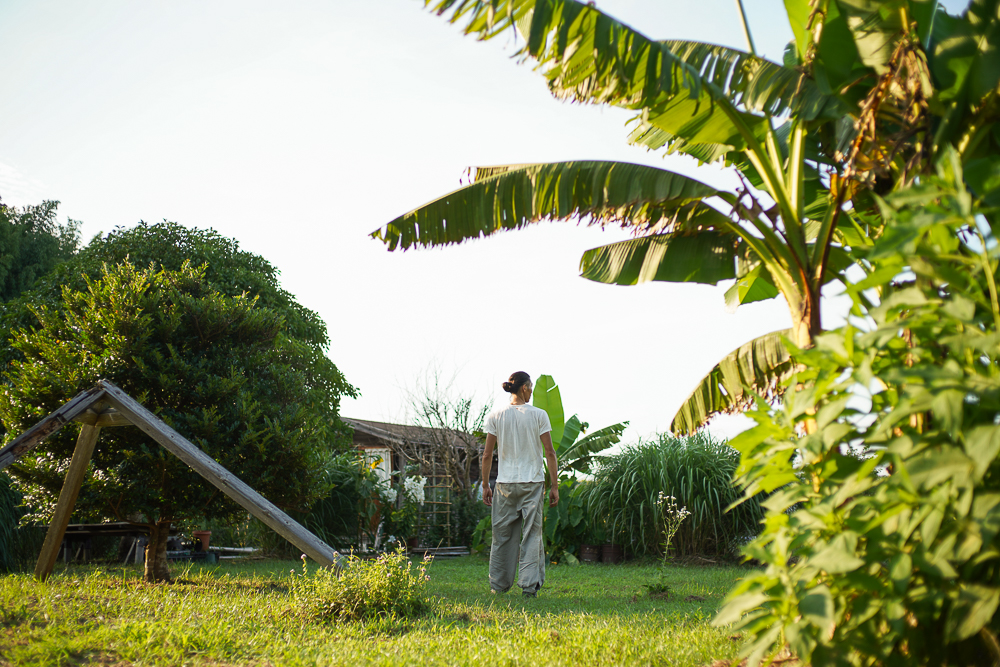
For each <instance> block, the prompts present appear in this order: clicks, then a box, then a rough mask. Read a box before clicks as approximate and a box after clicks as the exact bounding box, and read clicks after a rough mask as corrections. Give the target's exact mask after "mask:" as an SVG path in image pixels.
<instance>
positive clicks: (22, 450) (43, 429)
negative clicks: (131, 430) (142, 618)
mask: <svg viewBox="0 0 1000 667" xmlns="http://www.w3.org/2000/svg"><path fill="white" fill-rule="evenodd" d="M71 421H75V422H80V423H81V424H82V427H81V428H80V435H79V437H78V438H77V441H76V448H75V449H74V450H73V458H72V460H71V461H70V465H69V469H68V470H67V471H66V477H65V480H64V481H63V487H62V490H61V491H60V493H59V500H58V502H57V503H56V509H55V513H54V514H53V516H52V523H51V524H49V528H48V532H47V533H46V535H45V541H44V543H43V544H42V549H41V553H40V554H39V556H38V563H37V564H36V565H35V577H36V578H37V579H39V580H42V581H44V580H45V579H46V578H47V577H48V576H49V575H50V574H51V573H52V569H53V568H54V567H55V563H56V559H57V558H58V556H59V547H60V545H61V544H62V541H63V537H64V535H65V533H66V527H67V526H68V525H69V518H70V515H71V514H72V513H73V507H74V506H75V505H76V499H77V496H78V495H79V493H80V488H81V486H82V485H83V480H84V477H85V476H86V472H87V466H88V465H89V464H90V458H91V456H92V455H93V453H94V448H95V447H96V446H97V439H98V437H99V436H100V433H101V429H102V428H105V427H110V426H135V427H137V428H139V429H140V430H141V431H143V432H144V433H146V434H147V435H149V436H150V437H151V438H153V440H156V441H157V442H158V443H160V444H161V445H162V446H163V447H164V448H165V449H166V450H167V451H169V452H171V453H172V454H174V455H175V456H177V458H179V459H180V460H181V461H183V462H184V463H186V464H188V466H190V467H191V468H192V469H193V470H194V471H195V472H197V473H198V474H199V475H201V476H202V477H204V478H205V479H206V480H208V481H209V482H211V483H212V484H213V485H215V486H216V487H218V488H219V490H220V491H222V492H223V493H225V494H226V495H227V496H229V497H230V498H232V499H233V500H234V501H236V502H237V503H238V504H239V505H241V506H242V507H243V508H244V509H246V510H247V511H249V512H250V514H252V515H253V516H255V517H257V518H258V519H260V520H261V521H262V522H263V523H265V524H266V525H267V526H269V527H270V528H271V529H272V530H274V531H275V532H276V533H278V534H279V535H281V536H282V537H284V538H285V539H286V540H288V541H289V542H291V543H292V544H294V545H295V546H297V547H298V548H299V549H301V550H302V551H303V552H304V553H305V554H306V555H308V556H309V557H310V558H312V559H313V560H314V561H316V562H317V563H319V564H320V565H324V566H329V565H333V564H334V563H336V561H337V559H338V558H339V554H338V553H337V552H336V551H335V550H334V549H333V548H332V547H330V546H329V545H327V544H326V543H325V542H323V541H322V540H321V539H319V538H318V537H316V536H315V535H313V534H312V533H311V532H309V531H308V530H306V529H305V528H304V527H302V526H301V525H300V524H299V523H297V522H296V521H295V520H294V519H292V518H291V517H290V516H288V515H287V514H285V513H284V512H282V511H281V510H280V509H278V508H277V507H276V506H275V505H274V504H273V503H271V502H270V501H268V500H267V499H266V498H264V496H262V495H260V494H259V493H257V492H256V491H254V490H253V489H252V488H250V487H249V486H247V485H246V484H245V483H243V482H242V481H241V480H240V479H239V478H237V477H236V476H234V475H233V474H232V473H230V472H229V471H228V470H226V469H225V468H223V467H222V466H221V465H219V463H218V462H216V461H215V460H214V459H212V458H211V457H210V456H208V455H207V454H205V452H203V451H202V450H201V449H199V448H198V447H197V446H196V445H194V444H192V443H191V442H190V441H188V440H187V439H185V438H184V437H183V436H181V434H179V433H178V432H177V431H175V430H174V429H172V428H170V427H169V426H168V425H167V424H166V423H165V422H164V421H163V420H161V419H160V418H159V417H157V416H156V415H154V414H153V413H152V412H150V411H149V410H147V409H146V408H145V407H143V406H142V404H140V403H139V402H138V401H136V400H135V399H133V398H132V397H131V396H129V395H128V394H126V393H125V392H124V391H122V390H121V389H119V388H118V387H117V386H115V384H114V383H112V382H110V381H108V380H100V381H99V382H98V383H97V384H96V385H94V386H93V387H92V388H90V389H88V390H86V391H83V392H80V393H79V394H77V395H76V396H74V397H73V398H72V399H71V400H70V401H69V402H67V403H66V404H65V405H63V406H62V407H61V408H59V409H58V410H56V411H55V412H53V413H52V414H50V415H49V416H48V417H46V418H45V419H43V420H41V421H40V422H38V423H37V424H35V425H34V426H32V427H31V428H30V429H28V430H27V431H25V432H24V433H22V434H21V435H19V436H18V437H16V438H15V439H14V440H13V441H12V442H11V443H10V444H8V445H7V446H6V447H4V448H3V449H0V470H3V469H4V468H6V467H7V466H9V465H10V464H11V463H13V462H14V461H15V460H16V459H17V458H18V457H20V456H23V455H24V454H26V453H28V452H30V451H31V450H33V449H34V448H36V447H38V446H39V445H40V444H42V443H43V442H44V441H45V440H46V438H48V437H49V436H50V435H52V434H53V433H56V432H57V431H58V430H59V429H61V428H62V427H63V426H64V425H65V424H66V423H68V422H71Z"/></svg>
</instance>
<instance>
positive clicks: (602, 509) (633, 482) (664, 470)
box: [587, 433, 764, 556]
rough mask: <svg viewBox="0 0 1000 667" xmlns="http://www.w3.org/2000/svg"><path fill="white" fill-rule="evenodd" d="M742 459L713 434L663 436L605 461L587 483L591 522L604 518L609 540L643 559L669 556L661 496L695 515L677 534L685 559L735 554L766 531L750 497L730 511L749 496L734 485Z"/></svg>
mask: <svg viewBox="0 0 1000 667" xmlns="http://www.w3.org/2000/svg"><path fill="white" fill-rule="evenodd" d="M739 462H740V455H739V453H738V452H737V451H736V450H734V449H732V448H731V447H729V445H727V444H726V443H725V442H722V441H719V440H715V439H713V438H712V436H710V435H708V434H707V433H697V434H695V435H693V436H690V437H685V438H675V437H673V436H671V435H669V434H665V433H664V434H660V435H659V436H658V437H657V438H656V439H655V440H648V441H640V442H638V443H637V444H635V445H632V446H629V447H626V448H625V450H624V451H622V452H621V453H620V454H617V455H613V456H606V457H602V458H601V459H600V467H599V468H598V470H597V473H596V474H595V476H594V480H593V482H592V483H591V484H588V485H587V487H588V488H587V506H588V509H589V514H590V516H591V517H603V518H604V521H605V522H606V526H605V528H606V530H607V534H608V536H609V539H610V541H612V542H614V543H616V544H621V545H622V546H624V547H626V548H628V549H630V550H631V551H632V552H633V553H634V554H636V555H658V556H659V555H662V546H661V542H662V540H661V535H662V530H663V526H662V520H663V519H662V515H661V512H660V508H659V506H658V505H657V499H658V498H659V494H660V493H661V492H662V493H663V494H665V495H668V496H674V497H675V498H676V499H677V502H678V503H679V504H680V505H681V506H685V507H687V509H688V511H689V512H690V513H691V515H690V517H689V518H688V520H687V521H685V522H684V524H683V525H682V526H681V528H680V529H679V530H678V531H677V534H676V535H675V536H674V542H673V547H674V549H675V554H676V555H679V556H693V555H722V556H730V555H735V554H736V553H737V551H738V548H739V546H740V545H741V544H743V543H745V542H746V541H747V540H749V539H750V538H751V537H753V536H755V535H757V533H758V532H759V531H760V521H761V519H762V518H763V517H764V510H763V509H762V508H761V506H760V501H759V500H757V499H751V500H748V501H746V502H744V503H743V504H741V505H739V506H738V507H736V508H734V509H733V510H731V511H729V512H727V511H726V508H727V507H729V506H730V505H731V504H732V503H733V502H734V501H736V500H737V499H739V498H741V497H742V492H741V491H740V490H739V489H736V488H734V486H733V483H732V480H733V475H734V474H735V472H736V468H737V466H738V465H739Z"/></svg>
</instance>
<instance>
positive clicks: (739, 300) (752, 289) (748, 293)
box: [726, 262, 779, 313]
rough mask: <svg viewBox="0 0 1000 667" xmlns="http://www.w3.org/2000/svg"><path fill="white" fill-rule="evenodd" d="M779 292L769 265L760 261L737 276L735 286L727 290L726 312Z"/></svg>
mask: <svg viewBox="0 0 1000 667" xmlns="http://www.w3.org/2000/svg"><path fill="white" fill-rule="evenodd" d="M778 294H779V292H778V288H777V287H775V286H774V280H772V279H771V274H770V272H768V270H767V267H765V266H764V265H763V264H762V263H760V262H758V263H757V264H755V265H754V266H753V268H751V269H749V270H748V271H747V272H746V273H743V274H740V275H739V276H737V278H736V282H735V283H733V286H732V287H730V288H729V289H727V290H726V312H728V313H735V312H736V308H737V307H738V306H741V305H743V304H745V303H754V302H755V301H766V300H767V299H773V298H774V297H776V296H778Z"/></svg>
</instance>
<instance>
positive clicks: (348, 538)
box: [247, 451, 390, 558]
mask: <svg viewBox="0 0 1000 667" xmlns="http://www.w3.org/2000/svg"><path fill="white" fill-rule="evenodd" d="M318 486H319V488H321V489H324V491H323V494H322V496H321V497H320V498H319V499H318V500H317V501H316V502H315V503H313V504H312V506H311V507H310V508H309V509H308V510H306V511H292V512H291V516H292V518H294V519H295V520H296V521H298V522H299V523H301V524H302V525H303V526H305V527H306V528H308V529H309V530H310V531H312V533H313V534H314V535H316V536H317V537H318V538H320V539H321V540H323V541H324V542H326V543H327V544H329V545H331V546H333V547H335V548H336V549H339V550H341V551H350V550H352V549H355V550H360V549H361V542H362V539H367V540H368V543H369V544H372V543H374V541H375V538H376V534H377V528H378V519H379V517H380V513H381V512H382V511H384V508H386V507H389V506H390V504H389V503H388V500H387V499H386V498H385V497H384V487H383V486H382V485H381V483H380V480H379V477H378V474H377V473H376V472H375V470H374V469H373V468H372V467H371V466H369V465H367V464H366V463H365V461H364V457H363V456H362V455H361V454H360V453H359V452H357V451H346V452H341V453H338V454H336V455H335V456H333V457H332V458H331V459H330V461H329V463H327V465H326V466H325V468H324V470H323V472H322V476H321V479H320V481H319V483H318ZM247 539H248V540H249V541H250V542H251V546H256V547H259V548H260V549H262V550H263V551H264V553H267V554H271V555H274V556H278V557H283V558H289V557H295V556H296V555H298V554H299V553H301V550H300V549H299V548H298V547H296V546H295V545H293V544H292V543H290V542H288V541H287V540H286V539H285V538H283V537H281V536H280V535H278V534H277V533H275V532H274V531H273V530H272V529H271V528H269V527H268V526H266V525H265V524H263V523H261V522H259V521H257V520H256V519H250V523H249V531H248V537H247Z"/></svg>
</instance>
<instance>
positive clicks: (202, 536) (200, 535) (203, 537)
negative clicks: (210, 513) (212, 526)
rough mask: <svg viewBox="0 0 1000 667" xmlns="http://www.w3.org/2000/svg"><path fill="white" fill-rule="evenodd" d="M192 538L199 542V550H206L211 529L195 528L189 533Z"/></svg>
mask: <svg viewBox="0 0 1000 667" xmlns="http://www.w3.org/2000/svg"><path fill="white" fill-rule="evenodd" d="M191 536H192V537H194V539H196V540H198V541H200V542H201V549H200V550H201V551H208V541H209V539H211V537H212V531H210V530H196V531H194V532H193V533H191Z"/></svg>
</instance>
